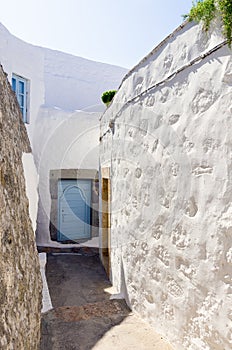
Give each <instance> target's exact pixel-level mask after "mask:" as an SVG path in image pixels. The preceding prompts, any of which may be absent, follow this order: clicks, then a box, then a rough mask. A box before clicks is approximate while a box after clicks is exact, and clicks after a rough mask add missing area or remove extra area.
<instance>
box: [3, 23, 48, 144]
mask: <svg viewBox="0 0 232 350" xmlns="http://www.w3.org/2000/svg"><path fill="white" fill-rule="evenodd" d="M0 62H1V64H2V66H3V69H4V71H5V72H6V73H7V74H8V79H9V82H10V83H11V79H12V74H13V73H14V74H17V75H19V76H22V77H24V78H26V79H28V81H29V95H28V97H29V111H28V112H29V124H26V128H27V132H28V136H29V139H30V141H31V140H32V139H33V135H34V132H35V130H34V125H35V121H36V118H37V115H38V112H39V108H40V106H41V105H43V104H44V101H45V96H44V95H45V89H44V53H43V49H42V48H40V47H36V46H33V45H30V44H27V43H25V42H24V41H22V40H20V39H18V38H16V37H15V36H13V35H12V34H11V33H10V32H9V31H8V30H7V29H6V28H5V27H4V26H3V25H2V24H1V23H0Z"/></svg>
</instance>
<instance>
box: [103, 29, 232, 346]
mask: <svg viewBox="0 0 232 350" xmlns="http://www.w3.org/2000/svg"><path fill="white" fill-rule="evenodd" d="M220 29H221V25H220V24H217V23H215V27H214V28H213V29H212V31H210V32H205V31H203V30H202V26H201V25H196V24H194V23H186V24H185V25H181V26H180V27H179V28H177V30H176V31H174V32H173V33H172V34H170V36H168V37H167V38H166V39H165V40H164V41H163V42H161V43H160V44H159V45H158V46H157V47H156V48H155V49H154V50H153V51H152V52H151V53H150V54H149V55H147V56H146V57H145V58H144V59H143V60H142V61H141V62H139V63H138V65H137V66H136V67H135V68H134V69H132V70H131V71H130V72H129V73H128V74H127V76H126V77H125V78H124V79H123V82H122V84H121V86H120V88H119V90H118V92H117V94H116V95H115V98H114V100H113V103H112V104H111V105H110V106H109V108H108V109H107V110H106V112H105V113H104V114H103V116H102V118H101V136H100V140H101V146H100V178H101V191H100V192H101V197H102V204H101V207H102V209H103V214H102V217H101V222H102V224H101V225H100V227H101V233H100V236H101V237H102V238H101V240H102V246H103V250H102V260H103V263H104V265H105V266H106V268H108V269H109V273H110V275H111V280H112V283H113V286H114V289H115V293H116V294H119V295H120V296H121V297H124V298H125V299H126V300H127V302H128V304H129V306H130V307H131V309H132V310H133V311H134V312H137V313H138V314H139V315H141V316H142V317H143V318H144V319H146V320H148V321H149V322H150V323H151V324H153V325H154V326H155V328H156V330H157V331H159V332H160V333H161V334H162V335H164V336H165V337H166V338H167V339H168V340H169V341H170V342H171V343H172V344H173V345H174V346H175V347H176V349H178V350H230V349H231V348H232V309H231V305H232V303H231V301H232V273H231V272H232V247H231V242H232V241H231V234H232V204H231V199H232V177H231V174H232V133H231V130H232V118H231V116H232V104H231V101H232V55H231V49H229V47H228V45H227V41H226V40H225V38H224V36H223V35H222V33H221V30H220Z"/></svg>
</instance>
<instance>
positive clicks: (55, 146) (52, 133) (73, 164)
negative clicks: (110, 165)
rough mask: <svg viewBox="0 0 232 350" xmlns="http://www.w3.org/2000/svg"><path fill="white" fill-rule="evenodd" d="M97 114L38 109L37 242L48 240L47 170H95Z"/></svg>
mask: <svg viewBox="0 0 232 350" xmlns="http://www.w3.org/2000/svg"><path fill="white" fill-rule="evenodd" d="M99 117H100V113H86V112H82V111H80V112H74V113H68V112H66V113H65V112H64V111H62V110H59V109H54V108H51V109H48V108H45V109H41V110H40V115H39V118H38V127H37V134H36V138H35V139H34V142H35V143H34V145H35V146H34V147H35V148H34V154H35V162H36V166H37V169H38V172H39V174H40V179H39V195H40V203H39V208H40V210H39V213H38V222H37V224H38V227H37V232H38V236H37V243H38V244H39V245H41V244H42V245H46V244H47V243H51V240H50V233H49V222H50V209H51V194H50V189H49V172H50V170H51V169H52V170H56V169H96V170H97V169H98V167H99V148H98V145H99Z"/></svg>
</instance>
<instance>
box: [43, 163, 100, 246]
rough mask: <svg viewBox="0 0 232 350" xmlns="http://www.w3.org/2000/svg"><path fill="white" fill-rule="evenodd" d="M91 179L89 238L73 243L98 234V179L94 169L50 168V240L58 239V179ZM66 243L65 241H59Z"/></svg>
mask: <svg viewBox="0 0 232 350" xmlns="http://www.w3.org/2000/svg"><path fill="white" fill-rule="evenodd" d="M77 179H78V180H91V210H90V225H91V228H90V232H91V235H90V238H88V239H82V240H77V241H73V242H72V243H73V244H78V243H82V242H85V241H87V240H89V239H92V238H94V237H98V236H99V197H98V192H99V188H98V187H99V179H98V171H97V170H96V169H55V170H50V173H49V184H50V195H51V210H50V224H49V230H50V238H51V240H52V241H58V234H57V231H58V230H57V229H58V227H59V226H58V225H59V217H58V186H57V183H58V181H59V180H77ZM60 243H61V244H62V243H68V242H66V241H62V242H60Z"/></svg>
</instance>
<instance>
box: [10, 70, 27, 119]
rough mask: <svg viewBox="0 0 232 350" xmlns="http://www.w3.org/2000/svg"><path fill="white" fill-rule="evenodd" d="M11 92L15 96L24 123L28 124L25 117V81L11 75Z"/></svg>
mask: <svg viewBox="0 0 232 350" xmlns="http://www.w3.org/2000/svg"><path fill="white" fill-rule="evenodd" d="M12 90H13V91H14V92H15V94H16V96H17V100H18V103H19V107H20V109H21V112H22V116H23V121H24V123H28V115H27V80H26V79H25V78H22V77H20V76H18V75H16V74H13V75H12Z"/></svg>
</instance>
